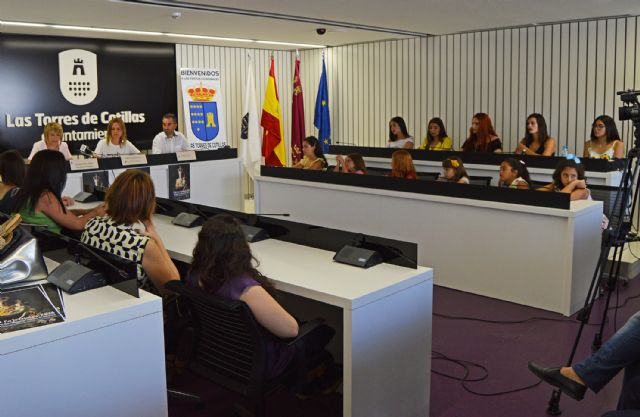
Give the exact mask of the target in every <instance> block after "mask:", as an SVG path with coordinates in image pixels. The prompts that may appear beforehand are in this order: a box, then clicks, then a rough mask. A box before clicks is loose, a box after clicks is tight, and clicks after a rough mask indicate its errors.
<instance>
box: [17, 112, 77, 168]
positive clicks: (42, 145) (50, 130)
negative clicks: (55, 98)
mask: <svg viewBox="0 0 640 417" xmlns="http://www.w3.org/2000/svg"><path fill="white" fill-rule="evenodd" d="M42 137H43V139H42V140H39V141H37V142H36V143H34V144H33V148H31V153H30V154H29V158H27V159H28V160H29V161H31V160H32V159H33V157H34V156H35V154H36V153H38V152H40V151H43V150H45V149H49V150H51V151H58V152H60V153H61V154H62V155H64V159H66V160H67V161H68V160H69V159H71V152H69V146H67V143H66V142H63V141H62V126H60V125H59V124H58V123H55V122H51V123H47V125H46V126H45V127H44V132H43V134H42Z"/></svg>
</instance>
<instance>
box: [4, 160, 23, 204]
mask: <svg viewBox="0 0 640 417" xmlns="http://www.w3.org/2000/svg"><path fill="white" fill-rule="evenodd" d="M25 173H26V171H25V164H24V159H22V156H21V155H20V154H19V153H18V152H17V151H5V152H2V153H1V154H0V178H2V182H0V212H2V213H5V214H11V207H12V206H13V199H14V198H15V196H16V194H17V193H18V191H19V190H20V187H22V183H23V182H24V176H25Z"/></svg>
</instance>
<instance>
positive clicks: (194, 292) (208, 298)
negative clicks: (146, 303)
mask: <svg viewBox="0 0 640 417" xmlns="http://www.w3.org/2000/svg"><path fill="white" fill-rule="evenodd" d="M166 288H167V289H168V290H170V291H173V292H175V293H178V294H179V295H180V300H186V301H187V305H188V308H189V310H190V312H191V315H192V317H193V324H194V326H195V332H196V335H195V336H196V340H195V346H194V350H193V354H192V357H191V360H190V364H189V367H190V369H191V370H193V371H194V372H196V373H197V374H199V375H200V376H202V377H204V378H207V379H209V380H211V381H213V382H215V383H217V384H219V385H222V386H224V387H226V388H228V389H231V390H233V391H235V392H238V393H240V394H243V395H246V396H253V395H256V394H259V393H260V392H261V390H262V386H263V385H264V382H265V375H266V341H265V338H264V333H263V331H262V328H261V327H260V325H259V324H258V323H257V321H256V320H255V318H254V316H253V314H252V313H251V310H250V309H249V307H248V306H247V304H246V303H244V302H243V301H240V300H229V299H225V298H222V297H218V296H215V295H212V294H208V293H206V292H204V291H203V290H201V289H199V288H192V287H190V286H188V285H186V284H184V283H182V282H180V281H170V282H169V283H167V285H166Z"/></svg>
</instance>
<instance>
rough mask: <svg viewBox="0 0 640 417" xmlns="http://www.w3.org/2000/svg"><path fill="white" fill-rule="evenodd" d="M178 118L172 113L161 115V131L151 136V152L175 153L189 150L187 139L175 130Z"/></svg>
mask: <svg viewBox="0 0 640 417" xmlns="http://www.w3.org/2000/svg"><path fill="white" fill-rule="evenodd" d="M177 127H178V120H177V119H176V116H175V115H174V114H172V113H167V114H165V115H164V116H162V132H160V133H158V134H157V135H156V137H154V138H153V146H152V147H151V153H152V154H159V153H176V152H183V151H188V150H189V141H188V140H187V138H185V137H184V135H183V134H182V133H180V132H178V131H177V130H176V128H177Z"/></svg>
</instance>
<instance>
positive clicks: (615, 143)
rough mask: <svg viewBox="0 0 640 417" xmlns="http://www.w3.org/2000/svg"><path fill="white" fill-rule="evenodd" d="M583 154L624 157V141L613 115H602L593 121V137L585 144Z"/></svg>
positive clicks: (592, 156)
mask: <svg viewBox="0 0 640 417" xmlns="http://www.w3.org/2000/svg"><path fill="white" fill-rule="evenodd" d="M583 156H584V157H585V158H600V159H609V160H611V159H619V158H624V143H622V140H620V134H619V133H618V128H617V127H616V122H615V121H614V120H613V119H612V118H611V117H609V116H606V115H602V116H598V117H596V120H594V121H593V125H591V137H590V138H589V140H587V142H586V143H585V144H584V153H583Z"/></svg>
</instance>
